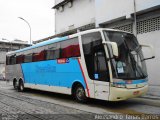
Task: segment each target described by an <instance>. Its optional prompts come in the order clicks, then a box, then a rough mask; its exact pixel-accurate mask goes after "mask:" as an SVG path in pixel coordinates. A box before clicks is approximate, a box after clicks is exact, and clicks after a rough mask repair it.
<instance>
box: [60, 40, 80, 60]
mask: <svg viewBox="0 0 160 120" xmlns="http://www.w3.org/2000/svg"><path fill="white" fill-rule="evenodd" d="M78 56H80V49H79V43H78V38H73V39H70V40H67V41H63V42H61V58H69V57H78Z"/></svg>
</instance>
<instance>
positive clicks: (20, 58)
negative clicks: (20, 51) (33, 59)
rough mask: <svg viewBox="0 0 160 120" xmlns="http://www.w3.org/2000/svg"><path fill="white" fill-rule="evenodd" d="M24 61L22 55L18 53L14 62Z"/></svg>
mask: <svg viewBox="0 0 160 120" xmlns="http://www.w3.org/2000/svg"><path fill="white" fill-rule="evenodd" d="M23 62H24V55H19V56H17V57H16V63H17V64H20V63H23Z"/></svg>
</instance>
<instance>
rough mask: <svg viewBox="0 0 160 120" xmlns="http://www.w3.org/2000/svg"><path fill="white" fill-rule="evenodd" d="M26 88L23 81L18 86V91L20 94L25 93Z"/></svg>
mask: <svg viewBox="0 0 160 120" xmlns="http://www.w3.org/2000/svg"><path fill="white" fill-rule="evenodd" d="M24 90H25V88H24V83H23V81H22V80H20V81H19V85H18V91H19V92H24Z"/></svg>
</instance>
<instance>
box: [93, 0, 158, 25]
mask: <svg viewBox="0 0 160 120" xmlns="http://www.w3.org/2000/svg"><path fill="white" fill-rule="evenodd" d="M133 3H134V0H95V8H96V25H97V26H98V24H100V23H105V22H108V21H111V20H113V19H118V18H121V17H126V18H130V15H131V14H132V13H134V4H133ZM157 5H160V0H136V10H137V11H141V10H145V9H148V8H151V7H154V6H157Z"/></svg>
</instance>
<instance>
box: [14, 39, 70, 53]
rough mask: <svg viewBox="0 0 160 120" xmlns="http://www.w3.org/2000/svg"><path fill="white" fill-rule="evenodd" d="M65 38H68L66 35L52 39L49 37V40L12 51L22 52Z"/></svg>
mask: <svg viewBox="0 0 160 120" xmlns="http://www.w3.org/2000/svg"><path fill="white" fill-rule="evenodd" d="M67 39H68V37H61V38H53V39H50V40H47V41H44V42H40V43H37V44H35V45H33V46H30V47H26V48H23V49H20V50H16V51H14V52H15V53H17V52H23V51H26V50H30V49H34V48H37V47H41V46H45V45H49V44H52V43H56V42H60V41H64V40H67Z"/></svg>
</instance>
